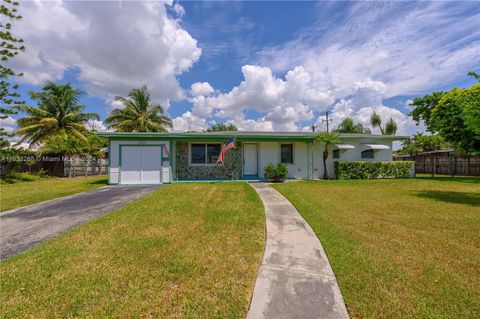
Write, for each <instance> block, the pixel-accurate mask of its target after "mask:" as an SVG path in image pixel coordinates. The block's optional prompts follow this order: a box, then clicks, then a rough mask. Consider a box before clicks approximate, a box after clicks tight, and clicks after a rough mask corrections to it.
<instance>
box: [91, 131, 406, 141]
mask: <svg viewBox="0 0 480 319" xmlns="http://www.w3.org/2000/svg"><path fill="white" fill-rule="evenodd" d="M98 135H99V136H102V137H107V138H109V139H111V140H123V141H125V140H163V141H165V140H167V141H203V142H210V141H225V140H226V139H229V138H235V140H236V141H239V142H282V141H283V142H305V143H313V142H314V139H315V135H313V134H312V133H304V134H302V133H300V134H298V133H297V134H291V133H290V134H289V133H281V134H279V133H274V132H272V133H262V134H252V133H244V132H231V133H230V132H228V133H220V134H219V133H211V132H202V133H122V132H98ZM339 137H340V138H341V139H342V140H366V139H369V140H372V139H373V140H384V141H398V140H404V139H406V138H408V136H395V135H343V134H339Z"/></svg>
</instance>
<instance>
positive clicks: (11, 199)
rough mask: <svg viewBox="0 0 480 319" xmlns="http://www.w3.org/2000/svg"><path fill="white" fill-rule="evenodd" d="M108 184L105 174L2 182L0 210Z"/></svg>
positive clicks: (0, 186)
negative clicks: (10, 182)
mask: <svg viewBox="0 0 480 319" xmlns="http://www.w3.org/2000/svg"><path fill="white" fill-rule="evenodd" d="M107 184H108V178H107V177H105V176H90V177H75V178H38V179H37V180H33V181H26V182H16V183H13V184H8V183H0V211H4V210H9V209H12V208H17V207H23V206H27V205H31V204H35V203H39V202H43V201H46V200H49V199H54V198H58V197H63V196H67V195H72V194H76V193H80V192H84V191H88V190H91V189H95V188H98V187H101V186H105V185H107Z"/></svg>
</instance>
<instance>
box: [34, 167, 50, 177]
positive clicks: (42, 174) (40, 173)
mask: <svg viewBox="0 0 480 319" xmlns="http://www.w3.org/2000/svg"><path fill="white" fill-rule="evenodd" d="M37 176H38V177H40V178H45V177H48V171H46V170H44V169H43V168H40V169H39V170H38V172H37Z"/></svg>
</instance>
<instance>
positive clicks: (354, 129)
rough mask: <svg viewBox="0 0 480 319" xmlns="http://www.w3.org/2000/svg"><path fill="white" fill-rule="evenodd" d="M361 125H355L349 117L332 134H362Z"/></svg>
mask: <svg viewBox="0 0 480 319" xmlns="http://www.w3.org/2000/svg"><path fill="white" fill-rule="evenodd" d="M364 131H365V130H364V128H363V125H362V124H360V123H357V124H355V123H354V122H353V120H352V119H351V118H349V117H347V118H346V119H344V120H343V121H342V123H340V125H339V126H338V127H337V128H336V129H335V130H334V132H338V133H356V134H362V133H364Z"/></svg>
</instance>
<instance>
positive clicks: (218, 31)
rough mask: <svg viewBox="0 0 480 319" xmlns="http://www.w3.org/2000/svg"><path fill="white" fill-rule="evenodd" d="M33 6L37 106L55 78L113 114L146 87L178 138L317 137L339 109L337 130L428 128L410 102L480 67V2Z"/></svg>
mask: <svg viewBox="0 0 480 319" xmlns="http://www.w3.org/2000/svg"><path fill="white" fill-rule="evenodd" d="M20 11H21V13H22V15H23V16H24V19H23V20H22V21H20V22H18V23H16V24H15V27H14V28H15V30H16V32H17V34H18V35H20V36H22V37H23V38H24V39H25V41H26V46H27V52H26V53H25V54H23V55H21V56H19V57H17V58H15V59H14V60H13V61H12V64H13V66H14V67H15V68H17V69H18V70H21V71H23V72H25V77H24V78H23V79H22V80H21V82H20V85H21V93H22V95H23V96H24V98H25V99H26V100H27V101H29V99H28V94H27V92H28V91H30V90H39V89H40V88H41V85H42V84H43V83H45V81H47V80H53V81H57V82H62V83H63V82H71V83H72V84H74V85H75V86H77V87H79V88H81V89H83V90H84V91H85V92H86V93H87V95H86V96H85V97H84V98H83V100H82V102H83V103H84V104H85V105H86V106H87V110H88V111H95V112H98V113H99V114H100V115H101V117H102V119H104V118H105V116H107V115H108V113H109V112H110V111H111V110H112V109H113V108H115V107H120V105H118V104H116V103H115V102H113V98H114V97H115V96H116V95H123V96H125V95H126V94H127V93H128V91H129V89H131V88H133V87H138V86H141V85H147V86H148V87H149V89H150V90H151V93H152V98H153V99H154V100H155V101H158V102H160V103H162V105H164V106H165V107H166V108H167V112H168V114H169V115H170V116H171V117H172V119H174V129H175V130H177V131H184V130H203V129H206V128H207V127H208V126H209V125H212V124H213V123H221V122H233V123H235V124H236V125H237V126H239V127H240V128H241V129H243V130H277V131H293V130H305V129H307V127H308V125H310V124H312V123H317V124H319V125H320V127H321V125H322V123H321V115H323V114H324V112H325V111H326V110H330V111H331V112H332V118H333V124H334V125H336V124H338V123H339V122H340V121H341V120H342V119H343V118H345V117H347V116H348V117H352V118H354V119H355V120H356V121H358V122H361V123H363V124H365V125H367V126H368V119H369V117H370V115H371V113H372V112H373V111H376V112H378V113H379V114H380V115H381V116H382V117H383V118H384V119H385V121H386V120H388V118H390V117H392V118H394V119H395V120H396V121H397V123H398V124H399V132H398V133H399V134H412V133H414V132H415V131H417V130H423V127H422V126H421V125H420V126H416V125H415V123H414V122H413V121H412V120H411V119H409V117H408V115H407V113H408V111H409V106H408V101H409V100H411V99H413V98H414V97H416V96H422V95H424V94H426V93H429V92H432V91H434V90H447V89H451V88H453V87H455V86H459V87H466V86H470V85H472V84H473V83H474V81H473V79H471V78H469V77H468V76H467V72H468V71H469V70H476V71H479V69H480V44H479V42H480V2H478V1H477V2H473V1H470V2H446V1H445V2H441V1H437V2H412V1H408V2H407V1H405V2H373V1H370V2H353V1H351V2H347V1H336V2H311V1H302V2H286V1H281V2H275V1H263V2H256V1H255V2H254V1H248V2H219V1H207V2H200V1H188V2H166V3H163V2H140V1H130V2H122V1H102V2H95V1H86V2H72V1H67V2H61V1H57V2H55V1H49V2H41V1H29V2H22V3H21V7H20ZM29 102H30V101H29ZM93 124H94V125H95V127H96V128H97V129H103V124H102V123H101V122H96V123H93ZM2 125H3V126H9V125H10V126H11V127H14V125H15V123H14V119H7V121H4V122H3V123H2ZM374 132H375V131H374Z"/></svg>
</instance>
